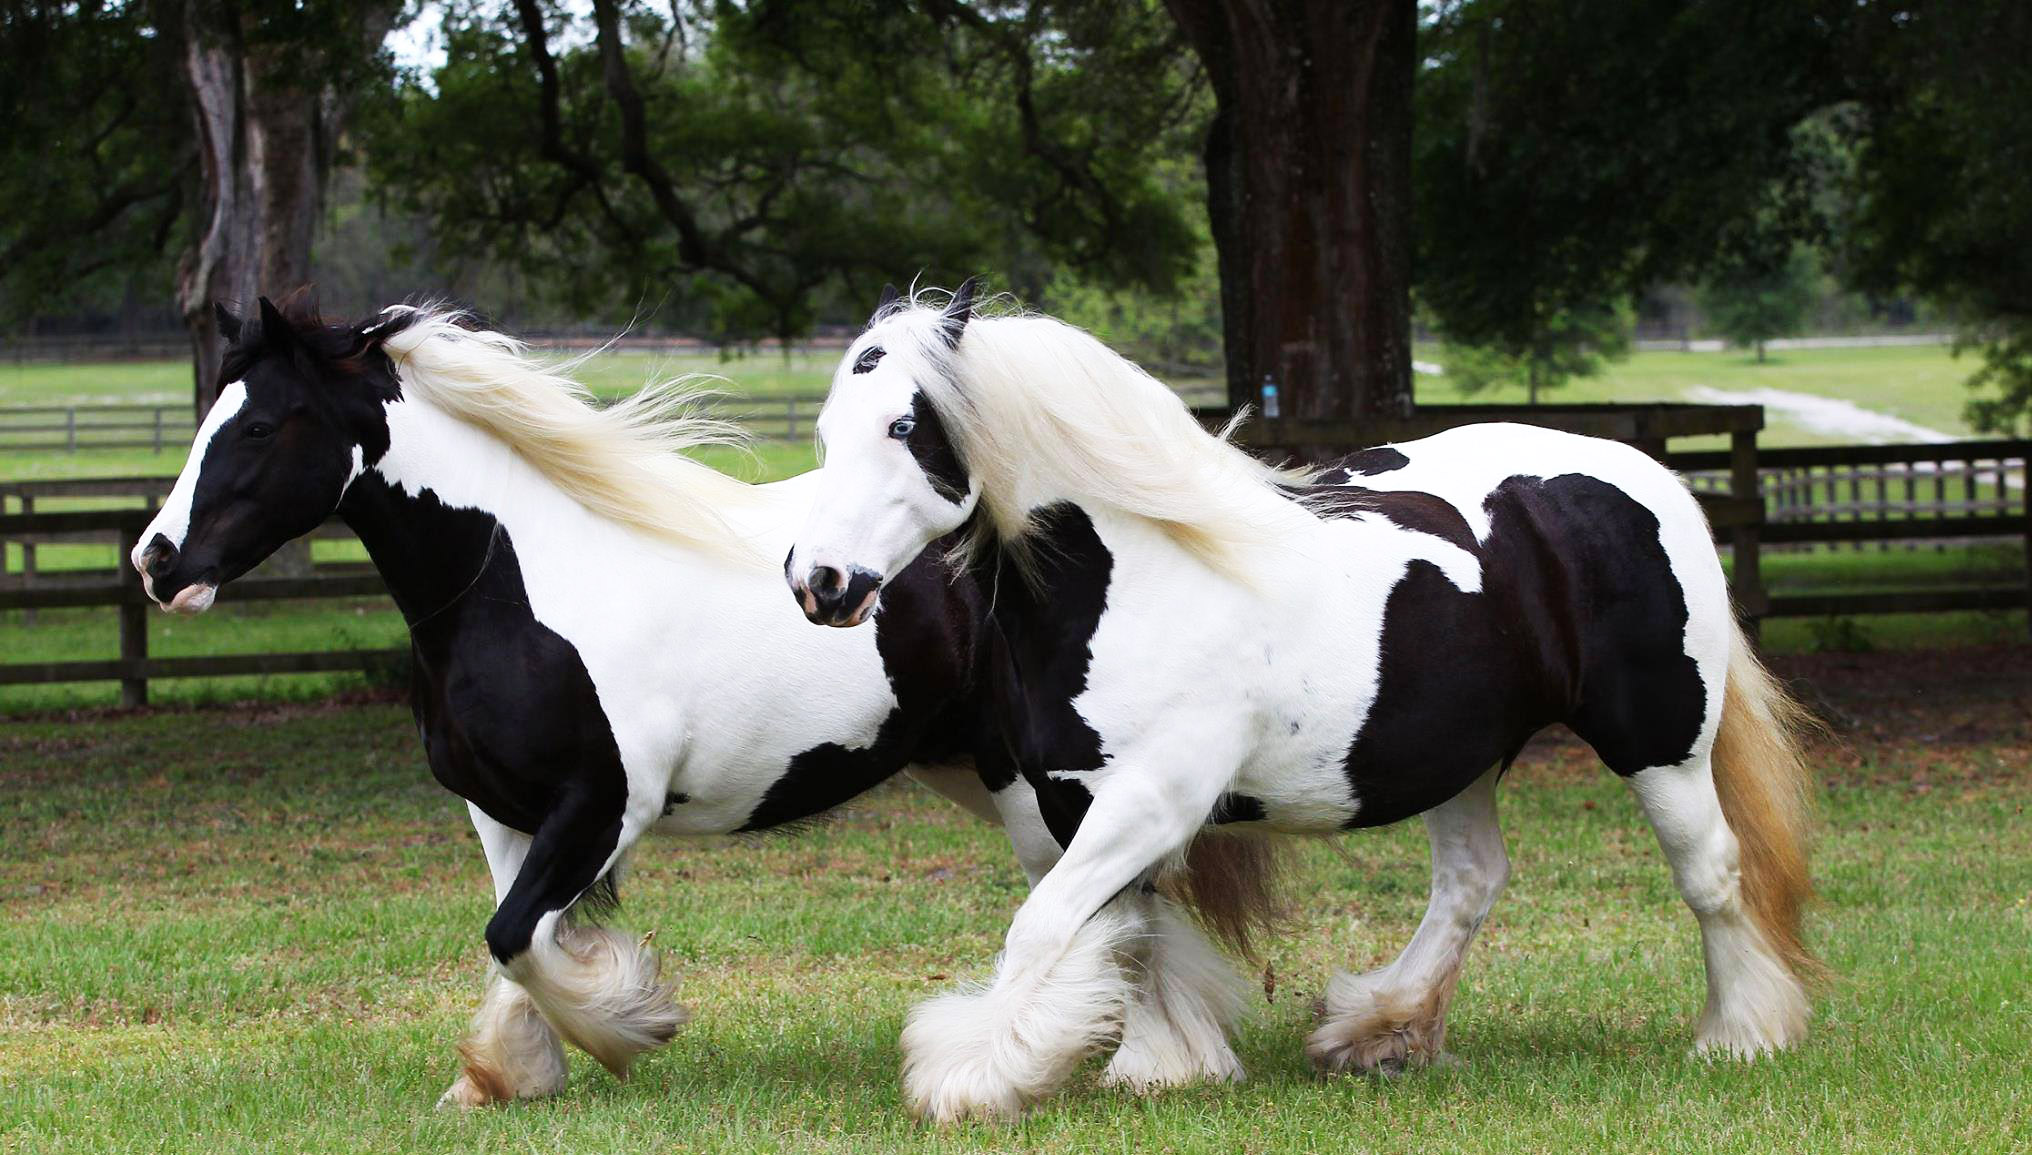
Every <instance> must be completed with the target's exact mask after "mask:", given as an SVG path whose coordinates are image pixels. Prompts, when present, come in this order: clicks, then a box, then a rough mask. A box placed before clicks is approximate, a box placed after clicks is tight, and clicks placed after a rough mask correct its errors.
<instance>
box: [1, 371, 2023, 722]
mask: <svg viewBox="0 0 2032 1155" xmlns="http://www.w3.org/2000/svg"><path fill="white" fill-rule="evenodd" d="M785 400H788V399H785ZM778 412H779V415H780V419H781V420H783V421H784V422H785V423H786V425H788V423H789V422H791V421H796V422H798V423H799V427H800V429H801V431H802V432H801V434H800V435H808V434H809V411H807V410H804V409H802V408H799V409H791V408H790V407H788V406H786V407H784V408H783V409H781V410H779V411H778ZM1590 419H1592V418H1590ZM1661 420H1662V419H1661ZM1745 423H1747V419H1745ZM1640 424H1641V423H1640ZM1670 428H1674V426H1672V425H1671V424H1670V422H1664V423H1660V421H1653V422H1652V423H1651V424H1649V425H1644V426H1643V428H1641V429H1637V430H1635V432H1636V433H1642V434H1645V435H1646V436H1645V437H1644V438H1640V439H1641V440H1655V439H1656V438H1662V437H1663V436H1665V435H1666V434H1665V433H1663V432H1662V431H1663V430H1666V429H1670ZM782 435H784V436H787V435H789V434H788V430H787V429H786V430H785V431H784V432H783V434H782ZM1739 440H1743V441H1747V442H1748V450H1747V453H1746V452H1745V449H1744V446H1742V445H1738V447H1737V448H1736V449H1734V450H1722V451H1713V452H1690V453H1671V454H1665V455H1664V458H1665V460H1666V461H1667V462H1668V463H1669V464H1671V465H1672V466H1673V467H1674V468H1677V469H1680V470H1682V471H1684V472H1686V473H1687V474H1688V476H1689V478H1690V479H1691V480H1692V482H1693V484H1694V486H1695V488H1696V490H1697V491H1701V492H1702V498H1703V504H1704V505H1706V506H1707V508H1708V511H1709V515H1710V518H1711V520H1713V521H1714V523H1715V525H1716V538H1717V541H1718V542H1719V543H1720V544H1722V545H1724V546H1728V547H1730V548H1731V549H1732V550H1734V552H1735V569H1736V574H1735V581H1734V587H1735V592H1736V596H1737V600H1738V602H1739V604H1740V605H1741V606H1742V608H1743V609H1744V610H1745V612H1746V613H1748V614H1749V615H1751V616H1752V617H1753V618H1755V617H1796V616H1825V615H1832V614H1868V613H1893V612H1903V613H1910V612H1931V611H1936V610H1962V609H2009V608H2018V607H2025V606H2028V604H2032V515H2028V512H2027V490H2026V480H2027V479H2026V461H2027V458H2028V457H2032V441H1976V442H1958V443H1952V444H1946V445H1878V446H1826V447H1815V448H1807V449H1778V450H1766V451H1764V452H1763V453H1762V454H1761V455H1758V454H1757V453H1756V449H1755V443H1754V427H1751V428H1750V429H1749V431H1748V436H1747V437H1744V438H1741V439H1739ZM1752 478H1754V479H1755V484H1756V486H1757V488H1758V489H1760V490H1761V492H1762V499H1761V500H1757V499H1744V498H1740V497H1737V496H1735V494H1736V493H1739V492H1751V490H1749V489H1747V488H1745V486H1746V485H1747V484H1749V482H1750V479H1752ZM170 484H171V482H170V479H168V478H112V479H93V480H62V481H36V482H14V483H7V484H0V544H4V543H7V542H13V543H16V544H18V545H19V546H20V547H21V550H22V555H23V558H24V561H25V562H26V563H27V565H26V567H25V572H15V573H7V574H0V611H4V610H16V609H18V610H25V611H30V612H33V611H34V610H37V609H53V608H58V607H69V606H109V607H115V608H117V609H118V611H119V612H118V626H119V639H120V656H119V657H118V658H110V659H103V660H90V661H61V662H14V663H4V664H0V686H7V685H25V684H34V683H51V682H72V681H115V680H116V681H118V682H119V683H120V687H121V701H122V702H123V703H125V704H128V705H139V704H142V703H144V702H146V701H147V696H148V682H149V680H150V679H153V678H176V677H216V676H226V675H242V674H289V673H316V672H329V671H340V670H347V671H350V670H366V671H374V670H387V669H390V668H399V665H400V663H402V662H404V661H406V651H404V650H399V649H398V650H339V651H312V652H293V653H268V654H233V655H220V656H213V657H186V658H155V657H150V656H149V653H148V631H147V624H148V623H147V615H148V614H149V613H151V612H153V611H152V609H151V603H150V602H149V601H148V599H147V597H146V595H145V594H143V592H142V590H141V584H140V579H139V577H138V576H137V575H135V574H134V572H133V571H132V569H131V568H129V567H127V566H125V565H124V564H121V565H120V566H119V567H118V568H116V569H114V570H103V569H100V570H86V571H70V572H64V573H55V574H50V573H38V572H37V571H36V570H35V568H34V558H35V553H34V550H35V547H36V546H37V545H38V544H48V543H53V542H100V543H110V544H115V545H117V547H118V549H119V550H120V557H121V558H123V559H124V557H125V556H126V554H127V552H129V551H131V550H132V549H133V547H134V544H135V542H136V541H137V540H138V539H139V535H140V533H141V531H142V530H143V529H144V528H145V527H146V525H147V523H148V521H149V519H150V518H151V517H152V516H153V511H152V509H151V508H148V507H150V506H153V505H154V504H156V503H158V502H159V501H160V500H161V498H162V496H163V495H164V494H166V493H167V492H168V489H169V486H170ZM113 498H124V499H128V500H136V499H138V500H139V501H140V502H141V503H142V506H143V508H127V509H68V510H57V511H51V510H48V509H46V508H45V509H41V510H38V509H37V508H36V503H37V501H38V500H40V501H42V502H45V503H47V502H50V501H52V500H56V499H66V500H71V501H75V500H78V499H90V500H95V501H103V500H108V499H113ZM1823 498H1826V499H1828V500H1825V501H1824V502H1822V503H1821V504H1818V505H1816V504H1815V502H1816V501H1820V500H1821V499H1823ZM10 505H11V506H13V507H14V508H13V509H12V510H10V508H9V506H10ZM318 534H319V535H320V536H323V537H334V538H349V537H350V536H351V534H350V531H348V530H347V529H346V528H345V527H344V526H343V525H340V524H338V523H336V522H333V523H328V524H327V525H326V526H325V527H324V528H323V529H321V530H319V531H318ZM1950 539H1952V540H1962V539H2016V540H2022V541H2023V542H2024V543H2025V550H2026V554H2027V575H2026V577H2025V579H2024V580H2023V581H2020V582H2018V583H2017V584H2013V585H2001V584H1998V585H1988V586H1980V587H1971V588H1959V589H1929V590H1904V591H1879V592H1864V593H1841V594H1807V595H1781V596H1775V597H1772V596H1767V594H1766V591H1765V589H1764V587H1763V582H1762V578H1761V570H1760V567H1759V562H1758V560H1757V559H1758V551H1759V550H1760V549H1761V548H1763V547H1764V546H1765V545H1778V546H1789V545H1809V544H1810V545H1828V544H1839V543H1845V542H1863V541H1883V540H1890V541H1941V540H1950ZM228 596H229V597H230V598H231V599H232V600H235V601H263V600H272V599H280V598H297V599H324V598H362V597H385V596H386V591H385V588H384V586H383V585H382V582H381V579H380V577H379V576H378V575H376V574H374V573H373V572H371V570H370V569H368V568H367V567H365V566H363V565H361V564H359V563H338V564H332V565H326V566H320V567H318V570H317V572H316V573H314V574H312V575H311V576H307V577H292V578H279V577H277V578H269V577H248V578H243V579H241V580H239V581H236V582H234V583H233V585H232V588H231V590H230V592H229V594H228Z"/></svg>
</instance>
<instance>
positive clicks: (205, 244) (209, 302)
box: [165, 0, 401, 419]
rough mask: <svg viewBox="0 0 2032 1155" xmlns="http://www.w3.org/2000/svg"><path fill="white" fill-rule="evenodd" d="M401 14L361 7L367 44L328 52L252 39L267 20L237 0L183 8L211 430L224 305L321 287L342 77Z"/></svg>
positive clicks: (201, 397) (192, 324)
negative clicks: (318, 259) (318, 245)
mask: <svg viewBox="0 0 2032 1155" xmlns="http://www.w3.org/2000/svg"><path fill="white" fill-rule="evenodd" d="M400 6H401V5H400V0H372V2H370V3H363V4H359V5H357V6H354V7H353V8H352V10H351V13H350V15H351V16H352V19H353V21H354V22H353V23H352V24H351V25H349V28H350V30H351V31H352V32H354V33H356V34H357V35H358V37H359V41H358V42H357V43H352V44H337V43H327V44H323V45H312V44H307V43H304V42H303V41H302V40H301V39H296V40H292V39H289V38H287V37H281V36H276V35H272V34H271V35H268V36H265V37H260V38H258V40H257V39H255V38H250V37H249V36H248V35H247V33H248V32H249V31H250V29H249V27H248V25H247V24H246V23H244V21H249V20H252V19H254V18H255V17H254V16H252V15H250V14H248V12H247V11H246V10H244V9H242V8H241V6H239V5H237V4H233V3H230V2H228V0H187V2H186V3H184V4H183V5H182V6H181V12H180V13H179V18H178V24H177V28H176V31H177V32H178V33H179V34H180V35H181V37H182V39H183V45H184V75H185V79H186V80H187V82H188V84H189V88H190V96H191V109H192V113H193V115H194V116H195V117H196V119H197V130H198V131H197V135H198V153H199V157H200V161H201V164H200V174H199V182H200V186H201V187H200V188H199V196H198V204H199V206H200V209H199V213H198V223H199V232H198V237H197V240H196V243H195V244H194V245H193V246H192V248H191V249H190V251H189V252H187V253H186V254H185V256H184V259H183V262H182V264H181V266H180V267H179V269H178V278H177V304H178V307H179V308H180V309H181V310H182V311H183V317H184V323H185V325H187V326H188V327H189V329H190V334H191V353H192V357H191V360H192V367H193V370H194V372H195V375H196V389H195V401H196V404H197V411H198V416H199V417H200V419H202V418H203V416H204V413H205V411H206V410H207V409H210V408H211V406H212V402H213V400H215V399H216V398H217V396H218V388H219V363H220V361H221V359H222V358H223V355H224V352H225V349H224V343H223V341H222V340H221V339H220V336H219V332H218V328H217V324H216V322H215V320H214V318H213V316H212V306H213V305H214V304H222V305H225V306H226V307H227V308H229V309H233V310H235V311H237V312H241V313H245V312H246V311H247V310H249V309H251V307H252V306H253V304H254V299H255V298H256V297H257V296H259V295H260V294H262V293H268V294H271V295H281V294H283V293H288V292H291V291H293V290H295V289H298V288H301V287H303V286H305V285H307V284H308V283H309V282H310V274H311V242H312V241H313V240H314V239H315V237H316V233H317V224H318V220H319V218H320V215H321V213H322V211H323V206H324V193H325V184H326V181H327V178H328V177H329V175H330V172H331V163H330V161H331V156H332V150H333V146H334V144H335V143H336V141H337V139H338V133H339V121H340V118H341V114H342V112H343V110H344V108H345V106H346V101H345V93H344V92H342V91H341V89H340V85H339V81H338V78H340V77H343V76H347V75H349V71H348V69H349V66H350V65H352V64H353V62H354V61H355V59H356V58H364V57H366V56H371V55H372V53H373V52H374V51H375V50H376V48H378V46H379V45H380V43H381V41H382V40H383V39H384V38H385V37H386V36H387V34H388V29H389V26H390V25H391V24H392V23H393V21H394V17H395V14H396V12H397V11H399V10H400ZM165 7H166V8H167V7H170V6H165Z"/></svg>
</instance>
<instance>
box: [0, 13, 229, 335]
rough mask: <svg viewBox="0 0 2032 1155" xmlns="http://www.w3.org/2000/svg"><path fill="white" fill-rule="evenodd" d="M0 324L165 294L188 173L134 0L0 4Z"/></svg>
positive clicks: (170, 61)
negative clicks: (2, 124)
mask: <svg viewBox="0 0 2032 1155" xmlns="http://www.w3.org/2000/svg"><path fill="white" fill-rule="evenodd" d="M0 61H5V66H4V67H0V108H4V109H6V116H7V127H6V130H5V131H4V132H0V326H9V327H11V326H13V325H17V324H19V323H21V322H23V321H26V320H29V319H32V318H34V317H36V316H38V315H50V314H55V313H60V312H63V311H65V310H67V309H72V308H77V307H80V306H97V307H99V308H110V307H117V305H118V303H119V302H120V300H121V299H122V298H123V297H126V296H130V295H133V294H139V295H141V296H143V298H144V299H146V298H148V297H154V298H156V299H158V300H159V299H166V298H167V297H168V296H169V286H170V268H169V263H168V262H167V261H166V260H165V259H164V258H163V251H164V248H165V246H166V244H167V242H168V240H169V238H170V237H171V235H172V234H173V230H174V228H175V226H176V224H177V222H178V221H179V219H180V215H181V212H182V207H183V204H182V191H183V190H182V185H183V181H184V178H185V176H186V174H187V173H188V172H189V170H190V167H191V165H192V164H193V153H192V151H191V147H190V114H189V112H188V110H187V109H186V107H185V105H184V103H183V101H182V100H181V99H180V98H179V96H178V94H177V92H176V89H175V69H176V59H175V56H174V50H173V47H172V46H171V45H168V44H165V43H164V41H163V38H161V37H159V36H156V35H154V33H153V30H152V28H151V26H150V10H149V6H148V5H144V4H119V3H105V2H96V0H88V2H86V3H42V2H33V0H31V2H9V3H6V4H0Z"/></svg>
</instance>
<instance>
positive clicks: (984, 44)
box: [366, 0, 1199, 340]
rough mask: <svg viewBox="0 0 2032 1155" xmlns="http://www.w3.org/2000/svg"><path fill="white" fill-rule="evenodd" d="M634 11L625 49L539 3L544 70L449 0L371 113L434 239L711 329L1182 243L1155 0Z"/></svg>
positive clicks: (1176, 258)
mask: <svg viewBox="0 0 2032 1155" xmlns="http://www.w3.org/2000/svg"><path fill="white" fill-rule="evenodd" d="M598 9H599V6H596V12H595V16H596V17H597V15H598ZM625 15H626V17H627V20H626V24H625V28H619V29H617V30H616V33H615V35H614V37H612V39H617V40H618V41H620V42H621V43H622V47H621V49H620V50H619V51H618V53H614V52H611V51H608V45H606V44H603V43H601V42H600V34H599V33H598V32H597V31H596V30H595V29H592V28H589V27H587V25H588V23H589V21H588V20H587V19H586V18H585V17H584V15H583V14H578V13H575V12H573V11H555V10H554V11H550V12H549V13H548V20H547V22H546V28H545V29H544V39H543V41H542V43H541V45H540V47H541V50H542V52H543V53H547V54H549V55H550V57H551V58H553V59H554V69H555V82H554V85H552V86H551V87H550V88H549V89H548V90H546V87H545V84H544V80H543V77H542V73H541V70H540V69H539V68H537V67H532V60H533V59H536V58H537V57H538V49H539V43H538V40H537V37H536V36H535V35H534V34H533V33H532V30H531V29H530V28H529V27H528V26H526V25H523V24H522V23H521V22H520V21H519V20H518V18H517V16H516V14H515V13H513V12H511V11H507V10H504V9H499V8H495V7H493V6H479V7H475V8H470V9H464V8H462V9H455V10H453V11H451V12H449V13H448V14H447V20H446V25H445V34H446V37H447V44H448V52H449V56H448V60H447V62H446V64H445V65H444V67H443V68H441V69H439V70H438V72H437V73H436V74H435V75H434V76H432V77H430V78H427V80H428V83H425V79H426V78H412V80H411V82H410V83H407V84H405V85H403V86H401V88H400V89H399V90H398V91H397V93H396V94H395V95H394V97H393V98H392V100H391V101H390V102H388V103H386V104H384V105H383V106H382V107H381V108H380V109H379V110H378V115H376V116H375V117H374V118H373V119H372V120H371V121H370V122H369V126H368V131H367V134H366V135H367V139H368V142H369V155H370V157H371V160H372V174H373V178H374V182H375V184H376V186H377V187H378V188H379V189H381V190H382V191H383V193H384V194H385V195H387V196H390V197H392V198H394V199H395V200H396V202H397V203H399V204H400V205H402V206H404V207H405V208H408V209H411V210H414V211H418V212H420V213H422V214H424V215H425V216H426V217H428V218H429V219H431V220H432V221H434V222H435V225H436V229H435V231H436V236H437V241H438V244H439V245H440V247H441V248H442V249H443V250H444V251H445V252H446V254H447V255H449V256H451V257H453V258H458V257H479V258H482V259H485V260H491V261H498V262H504V263H509V264H512V265H514V266H515V267H517V268H518V269H519V270H521V271H522V272H523V273H524V274H526V275H527V276H528V277H529V278H530V279H531V281H532V282H533V283H534V284H535V285H537V287H539V288H540V289H544V290H547V291H549V292H550V293H552V294H553V295H554V297H555V298H556V299H557V300H559V301H561V302H562V303H563V304H565V305H566V306H567V307H568V308H570V309H572V310H573V311H575V312H579V313H581V314H587V313H591V314H600V315H613V314H615V313H617V312H618V313H627V312H632V311H635V310H636V309H637V308H638V307H645V306H646V307H655V306H657V305H658V304H659V303H660V302H664V301H665V300H666V299H667V300H668V301H669V305H668V307H667V308H666V310H665V313H664V315H665V316H666V317H671V316H673V315H674V316H675V317H676V318H677V319H679V320H681V321H687V322H690V323H692V324H695V325H699V326H702V327H704V328H705V329H707V331H709V332H712V333H713V334H715V335H717V336H719V337H720V338H722V339H724V340H737V339H742V338H745V337H750V336H756V335H763V334H773V335H779V336H781V335H792V334H796V333H799V332H803V331H804V330H806V329H807V328H808V327H809V326H810V325H811V324H812V322H813V321H814V320H815V319H816V318H817V317H818V316H819V314H820V313H821V312H825V313H827V314H828V315H830V316H832V317H833V318H834V319H837V320H846V319H848V318H849V317H851V318H852V319H854V320H858V319H859V318H860V316H862V315H865V310H866V308H867V305H868V302H869V300H870V299H871V298H872V297H873V294H874V290H875V288H876V286H878V285H879V284H880V283H881V282H882V281H883V280H885V279H888V280H894V281H898V282H900V283H907V282H909V281H911V280H913V279H916V278H917V277H918V276H919V275H920V274H928V275H929V277H930V278H931V279H933V280H938V281H947V282H951V281H957V280H958V279H959V278H960V277H962V276H964V275H967V274H970V273H975V272H981V271H985V270H989V269H993V270H996V271H997V272H998V273H999V274H1000V276H999V277H998V280H1000V282H1001V283H1000V284H998V285H997V286H996V287H998V288H1012V287H1013V288H1015V289H1017V290H1019V291H1022V292H1025V293H1026V295H1034V294H1035V293H1036V291H1037V290H1039V289H1041V288H1042V286H1043V285H1044V284H1045V283H1046V282H1047V281H1048V280H1049V279H1050V278H1051V276H1052V275H1053V273H1052V270H1053V269H1054V268H1056V267H1060V266H1064V267H1069V268H1071V269H1074V270H1076V271H1077V272H1078V273H1079V274H1080V275H1082V276H1085V277H1089V278H1091V279H1092V280H1093V281H1094V282H1095V283H1097V284H1103V285H1111V286H1113V285H1124V286H1133V287H1139V288H1143V289H1149V290H1156V291H1168V290H1170V289H1171V288H1172V287H1173V286H1174V285H1176V283H1177V282H1178V280H1179V278H1180V277H1181V276H1182V275H1184V274H1185V272H1186V271H1187V270H1189V269H1190V268H1191V267H1192V262H1193V259H1194V247H1193V242H1194V238H1193V234H1192V232H1191V229H1190V227H1189V225H1188V223H1187V221H1186V216H1185V214H1186V211H1187V210H1186V207H1187V206H1188V205H1190V203H1191V197H1190V195H1189V194H1188V193H1186V192H1185V191H1183V190H1181V189H1179V188H1177V187H1176V186H1175V185H1173V184H1169V183H1166V182H1165V181H1163V180H1161V179H1159V174H1158V171H1157V161H1158V160H1159V159H1160V158H1161V157H1163V156H1165V155H1167V153H1168V152H1175V151H1176V150H1177V149H1178V148H1179V147H1180V145H1179V140H1180V138H1179V137H1178V135H1177V133H1178V131H1179V125H1180V124H1181V123H1183V118H1185V117H1186V116H1187V114H1189V113H1190V112H1191V110H1192V109H1193V107H1194V97H1195V94H1196V93H1197V91H1198V88H1199V82H1198V79H1197V75H1196V74H1195V73H1194V72H1192V71H1191V69H1190V68H1189V67H1188V57H1187V56H1186V55H1185V54H1184V52H1183V50H1182V48H1181V46H1180V45H1179V44H1178V43H1177V34H1176V31H1175V30H1174V29H1173V28H1172V27H1171V26H1170V22H1169V20H1168V18H1166V17H1165V16H1163V14H1162V13H1161V12H1159V11H1157V10H1155V9H1154V8H1152V7H1151V6H1149V5H1147V4H1141V3H1130V2H1111V3H1091V4H1070V5H1063V6H1039V7H1037V8H1034V9H1031V10H1029V11H1027V12H1024V13H1013V12H1008V11H1005V10H1002V9H998V8H981V9H977V8H975V7H972V6H969V5H962V4H946V3H926V4H922V5H898V4H887V3H859V4H846V5H840V4H821V3H816V2H812V0H777V2H774V3H757V4H750V5H735V4H731V3H716V4H705V5H700V6H698V7H696V8H689V7H685V6H682V5H680V6H677V7H676V8H675V9H673V10H671V11H669V12H666V11H665V10H663V9H661V8H650V7H647V6H642V7H629V8H626V9H625ZM590 23H593V24H597V19H596V20H594V21H591V22H590ZM603 53H605V55H604V56H603ZM617 61H618V63H617ZM617 70H618V74H619V75H621V76H623V77H624V79H625V82H626V83H627V84H628V85H632V87H633V89H634V94H635V97H636V102H637V106H639V111H640V114H641V115H640V133H641V142H640V143H641V147H640V148H639V149H637V148H634V147H632V145H631V139H630V132H631V130H630V127H629V124H630V121H629V116H630V112H631V107H630V102H629V100H628V99H627V93H626V92H625V91H624V90H623V89H622V88H618V87H617V81H616V76H617ZM553 116H554V118H555V121H556V130H555V132H554V133H553V132H548V131H547V130H546V118H547V117H553Z"/></svg>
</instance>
